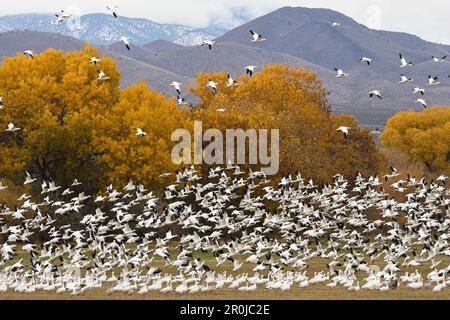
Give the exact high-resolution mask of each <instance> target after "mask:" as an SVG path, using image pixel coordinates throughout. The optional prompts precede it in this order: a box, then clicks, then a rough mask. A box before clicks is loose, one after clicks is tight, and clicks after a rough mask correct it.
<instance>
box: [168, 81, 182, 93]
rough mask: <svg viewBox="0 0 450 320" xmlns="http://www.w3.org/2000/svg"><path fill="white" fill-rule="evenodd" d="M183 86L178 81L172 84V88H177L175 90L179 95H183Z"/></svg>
mask: <svg viewBox="0 0 450 320" xmlns="http://www.w3.org/2000/svg"><path fill="white" fill-rule="evenodd" d="M181 85H182V83H181V82H176V81H174V82H172V83H171V84H170V86H172V87H174V88H175V90H176V91H177V93H178V94H179V95H180V94H181Z"/></svg>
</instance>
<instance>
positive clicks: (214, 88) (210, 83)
mask: <svg viewBox="0 0 450 320" xmlns="http://www.w3.org/2000/svg"><path fill="white" fill-rule="evenodd" d="M206 86H207V87H210V88H211V89H212V91H213V92H214V94H216V93H217V82H215V81H212V80H208V82H207V83H206Z"/></svg>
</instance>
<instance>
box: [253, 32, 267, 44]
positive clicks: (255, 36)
mask: <svg viewBox="0 0 450 320" xmlns="http://www.w3.org/2000/svg"><path fill="white" fill-rule="evenodd" d="M250 33H251V35H252V37H253V40H252V42H261V41H266V39H265V38H263V36H262V35H260V34H257V33H256V32H254V31H253V30H250Z"/></svg>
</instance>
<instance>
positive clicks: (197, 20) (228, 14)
mask: <svg viewBox="0 0 450 320" xmlns="http://www.w3.org/2000/svg"><path fill="white" fill-rule="evenodd" d="M1 2H2V14H16V13H29V12H56V11H59V10H61V9H63V8H66V7H69V6H71V5H77V6H79V7H80V9H81V12H83V13H91V12H106V9H105V6H106V4H117V5H119V6H120V9H119V12H120V13H121V14H122V15H125V16H130V17H143V18H148V19H152V20H154V21H157V22H167V23H179V24H187V25H192V26H199V27H205V26H208V25H209V24H211V23H215V24H218V25H221V26H226V27H229V28H231V27H234V26H237V25H238V24H240V23H241V18H240V17H241V16H245V17H250V18H255V17H258V16H260V15H262V14H265V13H268V12H270V11H272V10H275V9H277V8H279V7H282V6H287V5H290V6H305V7H321V8H329V9H334V10H337V11H340V12H342V13H344V14H346V15H348V16H350V17H352V18H354V19H355V20H357V21H358V22H360V23H363V24H368V23H369V24H371V25H372V23H373V22H374V19H370V20H369V18H370V17H372V18H373V17H374V16H375V15H377V16H378V13H379V19H375V20H376V22H378V20H379V22H380V27H381V28H382V29H385V30H392V31H403V32H409V33H413V34H416V35H418V36H420V37H422V38H425V39H427V40H430V41H436V42H444V43H449V44H450V34H449V33H448V29H449V27H450V22H449V21H450V20H449V19H448V12H450V1H447V0H428V1H423V0H396V1H392V0H192V1H187V0H111V1H104V0H95V1H93V0H58V1H55V0H39V1H35V0H2V1H1ZM368 8H372V9H373V8H378V9H376V10H375V11H374V10H372V11H371V15H370V13H369V12H368V11H367V10H368ZM374 12H375V13H374ZM375 25H376V24H375Z"/></svg>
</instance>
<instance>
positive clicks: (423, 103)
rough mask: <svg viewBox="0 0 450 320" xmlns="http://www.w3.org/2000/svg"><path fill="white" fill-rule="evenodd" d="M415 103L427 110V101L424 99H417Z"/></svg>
mask: <svg viewBox="0 0 450 320" xmlns="http://www.w3.org/2000/svg"><path fill="white" fill-rule="evenodd" d="M415 102H416V103H420V104H421V105H422V106H423V107H424V108H425V109H426V108H428V105H427V101H426V100H425V99H417V100H416V101H415Z"/></svg>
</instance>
